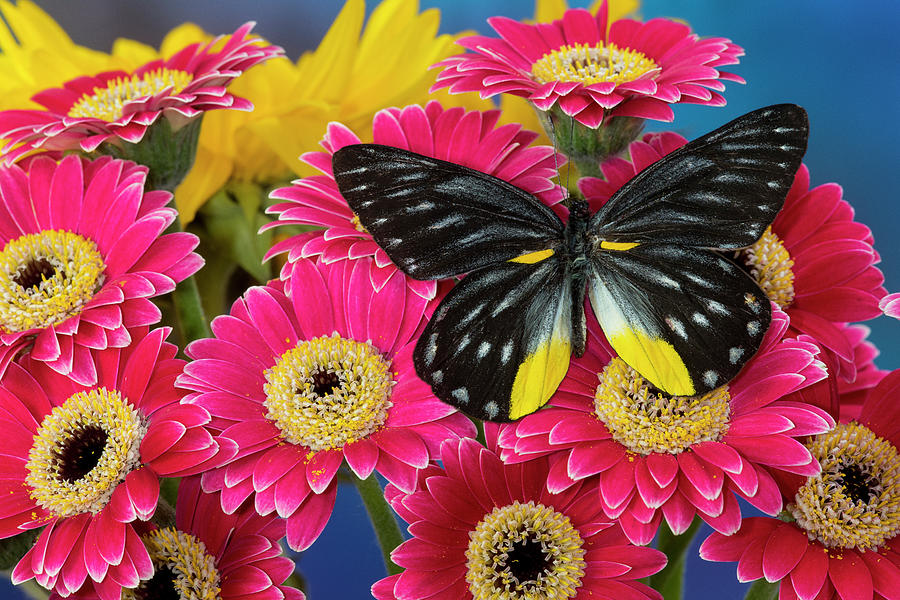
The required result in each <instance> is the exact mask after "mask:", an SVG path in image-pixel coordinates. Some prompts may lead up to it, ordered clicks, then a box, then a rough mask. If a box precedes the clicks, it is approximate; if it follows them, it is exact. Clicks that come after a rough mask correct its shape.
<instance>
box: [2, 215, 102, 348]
mask: <svg viewBox="0 0 900 600" xmlns="http://www.w3.org/2000/svg"><path fill="white" fill-rule="evenodd" d="M105 268H106V265H105V264H104V263H103V257H102V256H100V253H99V252H98V251H97V245H96V244H95V243H94V242H93V241H91V240H89V239H86V238H83V237H81V236H80V235H78V234H76V233H72V232H70V231H62V230H47V231H41V232H40V233H30V234H28V235H23V236H21V237H18V238H16V239H14V240H10V241H9V242H8V243H7V244H6V246H5V247H4V248H3V250H2V251H0V279H2V281H0V329H2V330H3V331H4V332H6V333H10V332H17V331H28V330H29V329H34V328H41V327H49V326H50V325H55V324H57V323H61V322H62V321H65V320H66V319H68V318H69V317H71V316H72V315H73V314H76V313H77V312H78V311H79V310H80V309H81V307H82V306H83V305H84V304H85V303H86V302H87V301H88V300H90V299H91V298H92V297H93V296H94V293H95V292H96V291H97V290H98V289H99V288H100V286H101V285H103V280H104V275H103V271H104V269H105Z"/></svg>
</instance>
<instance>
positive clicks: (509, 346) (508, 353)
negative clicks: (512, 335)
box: [500, 340, 513, 364]
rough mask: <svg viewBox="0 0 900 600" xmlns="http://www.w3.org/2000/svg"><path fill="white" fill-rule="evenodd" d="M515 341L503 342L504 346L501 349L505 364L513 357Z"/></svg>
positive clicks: (502, 359)
mask: <svg viewBox="0 0 900 600" xmlns="http://www.w3.org/2000/svg"><path fill="white" fill-rule="evenodd" d="M512 350H513V343H512V340H510V341H508V342H506V343H505V344H503V348H501V349H500V361H501V362H502V363H503V364H506V363H508V362H509V359H510V358H511V357H512Z"/></svg>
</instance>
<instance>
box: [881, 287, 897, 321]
mask: <svg viewBox="0 0 900 600" xmlns="http://www.w3.org/2000/svg"><path fill="white" fill-rule="evenodd" d="M878 308H880V309H881V310H882V311H884V314H886V315H887V316H889V317H894V318H895V319H900V293H898V294H888V295H887V296H885V297H884V298H882V299H881V300H880V301H879V302H878Z"/></svg>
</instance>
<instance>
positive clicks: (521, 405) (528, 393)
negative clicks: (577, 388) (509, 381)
mask: <svg viewBox="0 0 900 600" xmlns="http://www.w3.org/2000/svg"><path fill="white" fill-rule="evenodd" d="M571 356H572V342H571V340H569V339H568V337H563V336H561V335H558V330H557V331H554V332H553V335H552V336H551V337H550V339H548V340H544V341H543V343H541V344H540V345H539V346H538V347H537V349H536V350H535V351H534V353H533V354H529V355H528V356H526V357H525V360H524V361H522V364H520V365H519V370H518V371H516V378H515V380H514V381H513V387H512V393H511V395H510V399H509V418H510V419H518V418H519V417H523V416H525V415H527V414H531V413H533V412H534V411H536V410H537V409H539V408H540V407H542V406H543V405H544V404H546V403H547V400H549V399H550V396H552V395H553V392H555V391H556V388H558V387H559V384H560V382H561V381H562V380H563V377H565V375H566V371H568V370H569V358H570V357H571Z"/></svg>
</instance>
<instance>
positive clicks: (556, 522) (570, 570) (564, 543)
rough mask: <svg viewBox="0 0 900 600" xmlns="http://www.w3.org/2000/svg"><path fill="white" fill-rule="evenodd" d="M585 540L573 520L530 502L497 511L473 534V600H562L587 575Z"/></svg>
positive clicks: (469, 559) (469, 554)
mask: <svg viewBox="0 0 900 600" xmlns="http://www.w3.org/2000/svg"><path fill="white" fill-rule="evenodd" d="M583 545H584V541H583V540H582V538H581V535H580V534H579V533H578V530H577V529H575V527H573V526H572V523H571V522H570V521H569V517H567V516H566V515H564V514H562V513H559V512H556V511H555V510H554V509H553V508H549V507H547V506H544V505H543V504H537V503H535V502H534V501H531V502H529V503H527V504H521V503H519V502H518V501H517V502H514V503H512V504H509V505H507V506H503V507H497V508H494V510H493V511H491V513H490V514H489V515H486V516H485V517H484V519H483V520H482V521H481V522H480V523H478V525H476V526H475V530H474V531H472V532H470V533H469V547H468V549H467V550H466V567H467V569H466V581H467V582H468V583H469V590H470V591H471V592H472V597H473V599H474V600H519V599H522V600H524V599H526V598H527V599H529V600H538V599H547V600H563V599H565V598H572V597H574V596H575V595H576V594H577V592H578V589H579V587H581V578H582V577H584V569H585V561H584V554H585V550H584V548H583Z"/></svg>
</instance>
